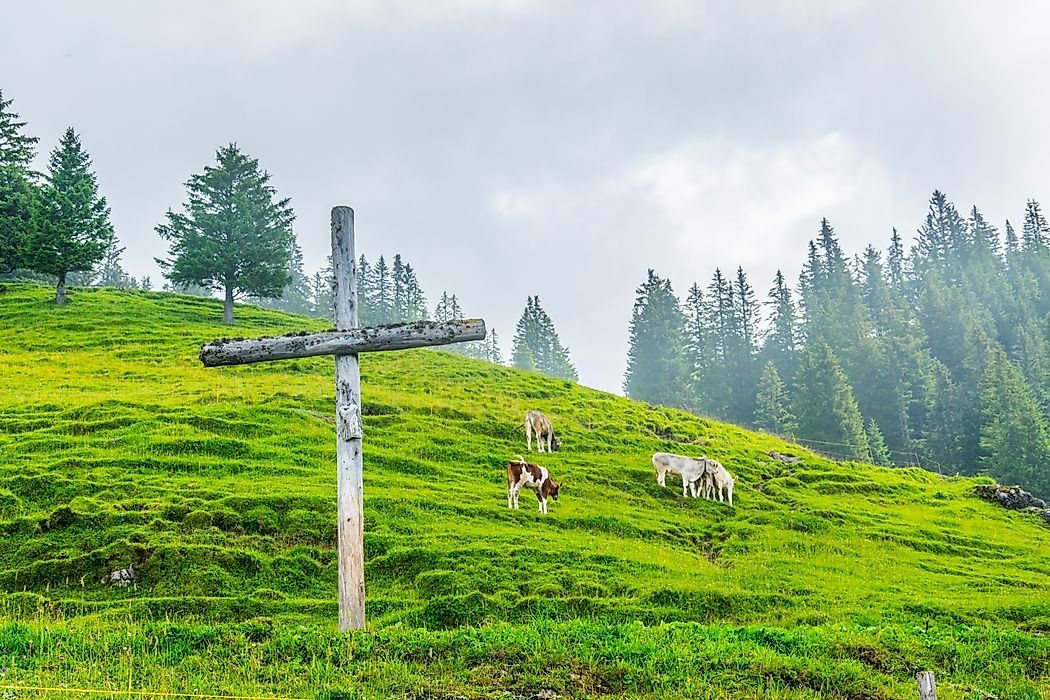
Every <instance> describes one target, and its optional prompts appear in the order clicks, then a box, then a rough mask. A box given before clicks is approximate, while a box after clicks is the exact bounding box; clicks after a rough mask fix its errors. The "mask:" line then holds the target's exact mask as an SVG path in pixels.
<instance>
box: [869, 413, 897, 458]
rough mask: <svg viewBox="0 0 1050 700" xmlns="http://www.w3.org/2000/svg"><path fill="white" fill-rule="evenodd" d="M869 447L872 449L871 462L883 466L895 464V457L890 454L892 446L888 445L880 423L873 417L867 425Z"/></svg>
mask: <svg viewBox="0 0 1050 700" xmlns="http://www.w3.org/2000/svg"><path fill="white" fill-rule="evenodd" d="M867 436H868V447H869V448H870V450H871V463H872V464H877V465H879V466H881V467H890V466H893V458H892V457H891V456H890V448H888V447H887V446H886V440H885V439H884V438H883V437H882V431H881V430H879V424H878V423H876V422H875V419H874V418H872V419H871V420H869V421H868V425H867Z"/></svg>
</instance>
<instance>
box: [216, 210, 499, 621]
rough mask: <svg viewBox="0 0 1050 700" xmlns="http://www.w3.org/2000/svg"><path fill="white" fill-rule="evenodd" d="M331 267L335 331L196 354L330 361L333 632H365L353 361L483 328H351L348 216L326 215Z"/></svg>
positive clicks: (473, 336) (353, 276) (476, 335)
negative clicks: (335, 539) (335, 558)
mask: <svg viewBox="0 0 1050 700" xmlns="http://www.w3.org/2000/svg"><path fill="white" fill-rule="evenodd" d="M332 267H333V270H332V271H333V274H334V277H335V330H334V331H327V332H324V333H292V334H290V335H286V336H281V337H279V338H258V339H255V340H242V339H233V340H230V339H226V338H223V339H220V340H216V341H213V342H211V343H208V344H207V345H204V346H202V347H201V354H200V358H201V362H203V363H204V365H205V366H206V367H216V366H219V365H242V364H247V363H249V362H266V361H269V360H286V359H290V358H295V357H313V356H316V355H335V413H336V455H337V467H338V468H337V480H338V485H339V489H338V493H339V496H338V514H339V527H338V532H339V630H340V631H342V632H345V631H346V630H349V629H360V628H362V627H364V626H365V546H364V515H363V512H362V505H363V498H362V474H361V435H362V430H361V374H360V371H359V369H358V364H357V355H358V353H362V352H374V351H378V350H403V349H405V348H418V347H423V346H428V345H445V344H447V343H462V342H464V341H468V340H482V339H483V338H484V337H485V322H484V321H482V320H481V319H467V320H464V319H457V320H453V321H446V322H433V321H420V322H417V323H406V324H396V325H389V326H378V327H375V328H358V327H357V264H356V261H355V258H354V210H353V209H351V208H350V207H335V208H334V209H332Z"/></svg>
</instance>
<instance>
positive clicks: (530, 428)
mask: <svg viewBox="0 0 1050 700" xmlns="http://www.w3.org/2000/svg"><path fill="white" fill-rule="evenodd" d="M533 435H535V436H536V449H537V450H539V451H540V452H543V444H544V442H546V443H547V451H548V452H557V451H558V448H559V447H561V440H559V439H558V438H557V436H555V434H554V428H553V427H552V426H551V422H550V419H549V418H547V416H545V415H543V414H542V413H540V412H539V411H529V412H528V413H526V414H525V439H526V442H527V444H528V446H529V451H530V452H531V451H532V436H533Z"/></svg>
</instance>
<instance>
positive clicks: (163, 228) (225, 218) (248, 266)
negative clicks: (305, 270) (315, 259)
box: [156, 143, 295, 323]
mask: <svg viewBox="0 0 1050 700" xmlns="http://www.w3.org/2000/svg"><path fill="white" fill-rule="evenodd" d="M215 156H216V165H215V166H205V168H204V172H203V173H201V174H199V175H193V176H192V177H191V178H190V179H189V181H188V182H187V183H186V191H187V195H188V201H187V202H186V203H185V204H184V205H183V207H184V210H185V213H177V212H174V211H171V210H170V209H169V210H168V213H167V223H164V224H160V225H159V226H157V229H156V230H157V233H158V234H159V235H160V237H161V238H162V239H164V240H165V241H167V242H168V243H169V250H168V255H169V257H168V258H167V259H157V264H158V265H160V266H161V268H162V269H163V270H164V274H165V276H166V277H167V278H168V279H169V280H171V281H172V282H173V283H176V284H179V283H192V284H198V285H202V286H206V287H209V288H212V289H218V290H222V291H223V293H224V307H223V320H224V321H225V322H226V323H233V302H234V299H236V298H238V297H244V296H246V295H252V296H256V297H276V296H280V294H281V292H282V290H283V289H284V288H285V286H287V284H288V282H289V273H288V267H289V263H290V262H291V257H292V251H293V246H294V244H295V234H294V233H292V221H293V220H294V219H295V214H294V213H293V212H292V208H291V205H290V203H289V200H288V199H281V200H277V199H275V195H276V190H275V189H274V188H273V186H271V185H270V184H269V183H270V175H269V173H267V172H266V171H264V170H260V169H259V161H258V160H257V159H255V158H250V157H248V156H247V155H245V154H244V153H243V152H241V150H240V149H239V148H238V147H237V144H235V143H231V144H230V145H228V146H225V147H223V148H220V149H219V150H218V151H217V152H216V154H215Z"/></svg>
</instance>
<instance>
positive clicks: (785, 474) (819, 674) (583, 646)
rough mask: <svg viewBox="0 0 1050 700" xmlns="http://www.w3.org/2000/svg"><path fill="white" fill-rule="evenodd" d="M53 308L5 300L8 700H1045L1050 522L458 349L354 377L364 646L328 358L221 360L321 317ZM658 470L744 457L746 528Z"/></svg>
mask: <svg viewBox="0 0 1050 700" xmlns="http://www.w3.org/2000/svg"><path fill="white" fill-rule="evenodd" d="M52 297H53V290H49V289H48V288H45V287H41V286H36V285H32V284H10V283H8V284H4V285H3V286H2V287H0V592H2V593H0V698H5V700H6V698H8V697H12V698H14V697H19V698H21V697H68V693H67V690H68V689H69V688H74V687H75V688H96V689H108V690H110V691H112V692H113V693H114V697H116V695H115V693H117V692H118V691H128V690H132V691H143V692H145V693H146V696H149V695H148V693H149V691H154V692H159V691H165V692H186V693H211V694H229V695H257V696H267V697H277V696H279V697H296V698H307V697H311V698H312V697H324V698H358V697H413V698H416V697H418V698H459V697H466V698H475V697H484V698H488V697H493V698H531V697H536V696H537V694H538V693H543V694H544V696H549V694H550V693H556V694H557V695H558V696H561V697H567V698H596V697H667V698H672V697H698V698H722V697H743V698H785V699H786V698H792V699H794V698H817V697H833V698H912V697H916V690H915V682H914V673H915V672H916V671H917V670H933V671H935V672H936V673H937V679H938V686H939V693H940V694H939V697H940V698H942V699H943V698H975V699H976V698H1041V697H1050V639H1048V637H1047V636H1046V635H1047V634H1050V530H1048V529H1047V528H1046V527H1045V526H1043V525H1042V524H1041V521H1040V520H1039V519H1038V518H1036V517H1034V516H1031V515H1029V514H1025V513H1019V512H1013V511H1007V510H1004V509H1002V508H999V507H998V506H996V505H993V504H990V503H987V502H985V501H982V500H980V499H978V498H976V497H975V496H974V494H973V487H974V485H975V484H976V483H979V482H980V481H981V480H980V479H968V478H957V477H946V476H942V475H939V474H934V473H931V472H928V471H924V470H922V469H918V468H907V469H886V468H879V467H873V466H870V465H865V464H857V463H839V462H833V461H830V460H827V459H824V458H822V457H820V456H817V455H815V454H813V453H811V452H808V451H806V450H804V449H802V448H800V447H798V446H796V445H790V444H786V443H784V442H782V441H780V440H778V439H776V438H773V437H770V436H767V435H763V434H759V433H753V432H749V431H746V430H743V429H740V428H737V427H734V426H730V425H725V424H720V423H717V422H713V421H710V420H705V419H704V418H701V417H697V416H693V415H690V414H687V413H684V412H680V411H675V410H672V409H668V408H663V407H656V406H649V405H646V404H640V403H635V402H631V401H628V400H626V399H624V398H621V397H617V396H614V395H610V394H607V393H603V392H599V391H594V390H591V389H588V388H585V387H581V386H579V385H576V384H573V383H571V382H565V381H561V380H554V379H550V378H547V377H544V376H541V375H538V374H534V373H528V372H521V371H518V370H513V369H510V368H505V367H499V366H495V365H492V364H488V363H485V362H481V361H477V360H471V359H467V358H464V357H460V356H457V355H454V354H451V353H448V352H442V351H438V350H412V351H404V352H397V353H382V354H374V355H364V356H362V387H363V392H362V393H363V399H364V404H363V413H364V427H365V438H364V445H365V447H364V480H365V527H366V535H365V554H366V581H367V583H366V585H367V603H366V612H367V615H368V620H369V622H368V626H367V628H366V629H365V630H364V631H361V632H357V633H353V634H346V635H344V634H340V633H338V632H337V630H336V617H337V609H336V606H337V602H336V577H337V572H336V561H335V428H334V406H333V401H334V388H333V383H334V379H333V361H332V359H331V358H315V359H310V360H295V361H286V362H282V363H266V364H264V365H253V366H244V367H234V368H215V369H207V368H204V367H203V366H202V365H201V364H200V362H199V360H198V358H197V353H198V351H199V347H200V345H201V344H202V343H205V342H208V341H211V340H213V339H215V338H218V337H222V336H230V335H236V336H246V337H250V336H256V335H277V334H282V333H286V332H290V331H293V330H304V329H317V330H320V329H323V328H325V327H327V324H325V323H323V322H318V321H316V320H311V319H306V318H302V317H297V316H292V315H288V314H282V313H278V312H273V311H266V310H262V309H258V308H254V307H250V306H238V308H237V318H238V322H237V323H236V324H235V325H234V326H233V327H232V328H231V327H230V326H226V325H223V324H222V323H220V322H219V321H221V317H222V308H221V302H219V301H217V300H211V299H203V298H198V297H188V296H181V295H175V294H169V293H154V292H121V291H116V290H110V289H74V290H73V291H72V293H71V298H70V303H69V304H68V305H67V306H65V307H56V306H54V304H53V303H52V302H51V299H52ZM530 408H535V409H538V410H541V411H543V412H544V413H545V414H547V415H548V416H549V417H550V418H551V420H552V421H553V423H554V425H555V428H556V430H558V433H559V436H560V437H561V438H562V440H563V446H562V450H561V451H559V452H557V453H554V454H552V455H536V454H535V453H533V454H532V456H531V457H532V461H536V462H539V463H540V464H542V465H544V466H546V467H548V468H549V469H550V471H551V472H552V474H553V475H554V477H555V479H557V480H560V481H563V487H562V491H561V498H560V500H559V501H557V502H552V503H551V504H550V514H549V515H547V516H546V517H544V516H541V515H540V514H539V513H538V512H537V510H536V504H535V501H534V499H533V497H532V495H531V493H529V492H525V493H523V494H522V499H521V503H522V508H521V509H520V510H517V511H511V510H508V508H507V503H506V482H505V477H504V465H505V464H506V461H507V460H508V459H511V458H514V457H515V456H516V455H517V454H519V453H524V452H525V440H524V431H523V429H522V428H521V427H520V426H521V424H522V420H523V416H524V414H525V411H526V410H527V409H530ZM655 451H667V452H674V453H679V454H687V455H693V456H699V455H702V454H706V455H709V456H712V457H715V458H717V459H719V460H720V461H721V462H722V463H723V464H725V465H726V466H727V468H728V469H729V470H730V472H732V474H733V475H734V477H735V478H736V480H737V487H736V490H735V494H734V495H735V501H736V504H735V507H733V508H730V507H729V506H728V505H727V504H723V503H718V502H712V501H706V500H703V499H695V500H694V499H684V498H683V497H682V496H681V485H680V482H679V481H678V480H677V478H676V477H669V478H668V486H669V488H666V489H661V488H660V487H659V486H658V485H657V484H656V479H655V474H654V472H653V468H652V465H651V463H650V456H651V454H652V453H653V452H655ZM770 451H778V452H781V453H786V454H791V455H796V456H799V457H801V458H802V461H801V462H800V463H798V464H784V463H781V462H779V461H775V460H773V459H771V458H770V457H769V456H768V453H769V452H770ZM985 481H987V480H985ZM129 564H133V565H134V567H135V574H136V584H135V585H134V586H133V587H128V588H114V587H110V586H105V585H102V584H101V583H100V580H101V579H102V577H103V576H104V575H105V574H106V573H107V572H109V571H111V570H113V569H117V568H121V567H125V566H128V565H129ZM62 684H64V689H63V685H62ZM28 687H33V688H41V687H43V688H56V690H26V689H25V688H28Z"/></svg>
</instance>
